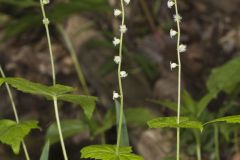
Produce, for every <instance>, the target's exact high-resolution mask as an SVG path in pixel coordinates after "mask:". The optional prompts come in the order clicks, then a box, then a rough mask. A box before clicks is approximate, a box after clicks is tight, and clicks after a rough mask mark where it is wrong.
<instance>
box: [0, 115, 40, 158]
mask: <svg viewBox="0 0 240 160" xmlns="http://www.w3.org/2000/svg"><path fill="white" fill-rule="evenodd" d="M37 124H38V122H37V121H23V122H20V123H16V122H15V121H12V120H0V141H1V142H2V143H4V144H7V145H10V146H11V147H12V150H13V152H14V153H15V154H18V153H19V150H20V144H21V142H22V141H23V139H24V137H26V136H27V135H28V134H29V132H30V131H31V129H36V128H38V125H37Z"/></svg>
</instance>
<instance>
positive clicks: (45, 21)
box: [40, 0, 68, 160]
mask: <svg viewBox="0 0 240 160" xmlns="http://www.w3.org/2000/svg"><path fill="white" fill-rule="evenodd" d="M47 4H49V0H40V6H41V11H42V15H43V24H44V26H45V30H46V34H47V41H48V48H49V54H50V60H51V67H52V82H53V85H56V74H55V65H54V57H53V51H52V43H51V38H50V33H49V27H48V26H49V23H50V21H49V19H48V18H47V16H46V13H45V9H44V5H47ZM53 102H54V111H55V118H56V121H57V127H58V133H59V138H60V142H61V147H62V152H63V156H64V160H68V156H67V152H66V148H65V144H64V139H63V136H62V130H61V124H60V118H59V113H58V103H57V98H56V97H53Z"/></svg>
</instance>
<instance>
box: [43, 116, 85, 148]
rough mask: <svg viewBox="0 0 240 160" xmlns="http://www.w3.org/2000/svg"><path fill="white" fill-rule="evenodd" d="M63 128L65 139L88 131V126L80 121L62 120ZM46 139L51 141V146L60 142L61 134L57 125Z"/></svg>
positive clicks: (51, 129)
mask: <svg viewBox="0 0 240 160" xmlns="http://www.w3.org/2000/svg"><path fill="white" fill-rule="evenodd" d="M61 128H62V134H63V138H64V139H65V138H68V137H71V136H74V135H76V134H78V133H81V132H82V131H84V130H86V129H87V128H88V126H87V125H86V124H85V123H84V122H82V121H80V120H61ZM46 139H49V140H50V142H51V144H54V143H57V142H59V132H58V128H57V124H56V123H53V124H52V125H51V126H50V127H49V128H48V130H47V134H46Z"/></svg>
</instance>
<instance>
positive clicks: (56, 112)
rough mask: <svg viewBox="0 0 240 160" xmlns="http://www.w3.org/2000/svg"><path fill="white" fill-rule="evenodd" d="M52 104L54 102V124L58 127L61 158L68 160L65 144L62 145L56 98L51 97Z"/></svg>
mask: <svg viewBox="0 0 240 160" xmlns="http://www.w3.org/2000/svg"><path fill="white" fill-rule="evenodd" d="M53 102H54V110H55V116H56V122H57V127H58V132H59V138H60V142H61V146H62V150H63V156H64V159H65V160H68V157H67V152H66V149H65V144H64V140H63V135H62V129H61V124H60V119H59V113H58V103H57V97H53Z"/></svg>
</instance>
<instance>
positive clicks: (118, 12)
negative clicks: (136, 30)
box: [113, 9, 122, 17]
mask: <svg viewBox="0 0 240 160" xmlns="http://www.w3.org/2000/svg"><path fill="white" fill-rule="evenodd" d="M113 14H114V16H116V17H117V16H119V15H121V14H122V11H121V10H119V9H114V12H113Z"/></svg>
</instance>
